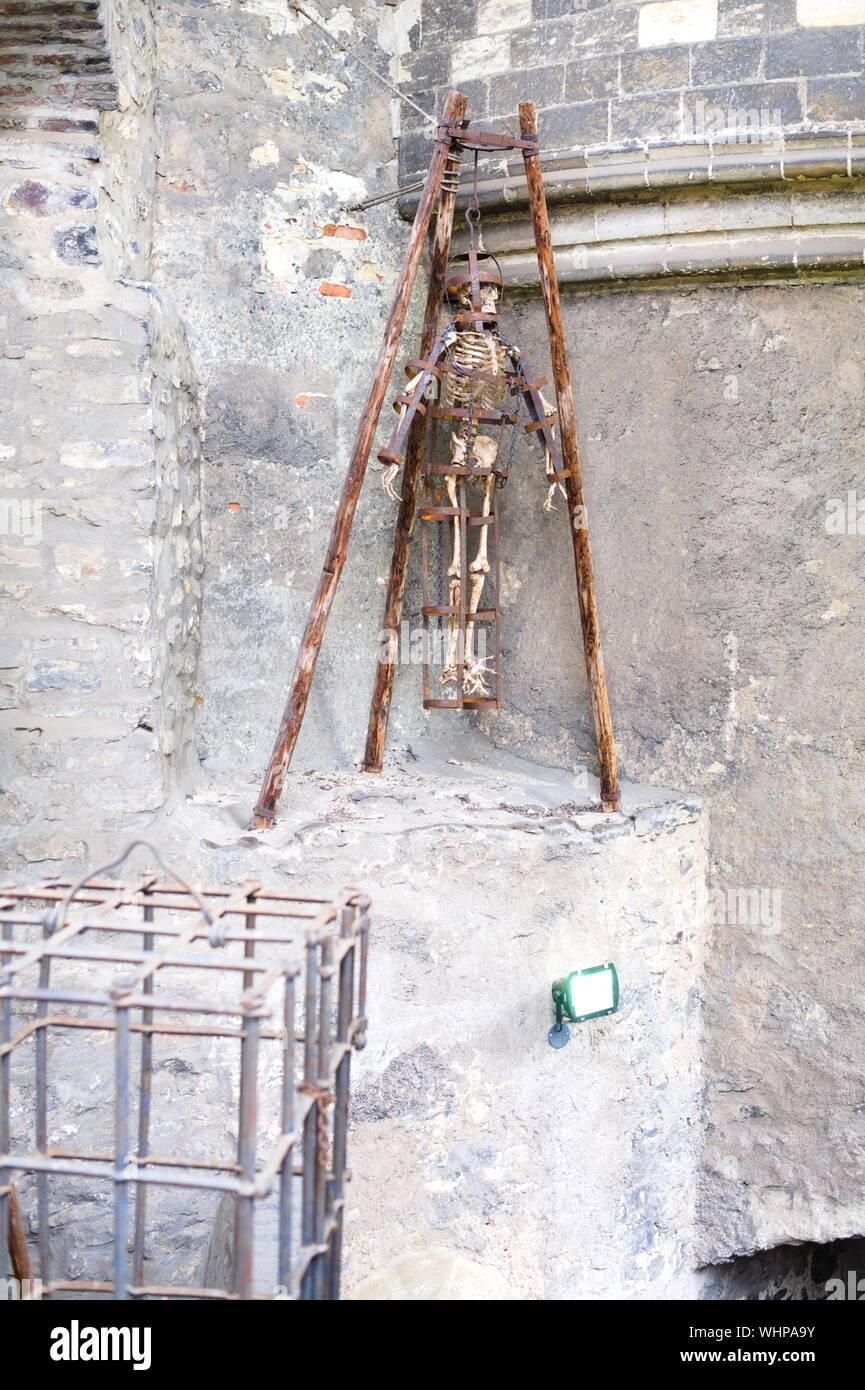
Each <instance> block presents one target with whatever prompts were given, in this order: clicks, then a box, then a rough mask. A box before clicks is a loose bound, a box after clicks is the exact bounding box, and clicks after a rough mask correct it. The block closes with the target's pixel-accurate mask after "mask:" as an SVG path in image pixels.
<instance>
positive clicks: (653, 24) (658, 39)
mask: <svg viewBox="0 0 865 1390" xmlns="http://www.w3.org/2000/svg"><path fill="white" fill-rule="evenodd" d="M717 32H718V0H661V3H659V4H648V5H642V6H641V7H640V18H639V44H640V47H641V48H663V47H664V46H665V45H666V44H670V43H705V42H707V41H708V40H710V39H714V38H715V36H716V34H717Z"/></svg>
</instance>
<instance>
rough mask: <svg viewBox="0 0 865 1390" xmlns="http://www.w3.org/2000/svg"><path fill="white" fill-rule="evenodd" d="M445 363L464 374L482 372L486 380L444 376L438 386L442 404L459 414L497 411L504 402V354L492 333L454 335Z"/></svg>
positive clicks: (505, 353) (502, 347) (502, 348)
mask: <svg viewBox="0 0 865 1390" xmlns="http://www.w3.org/2000/svg"><path fill="white" fill-rule="evenodd" d="M447 360H448V361H449V363H450V364H451V365H452V366H454V367H456V368H457V369H459V370H462V371H464V372H485V373H488V374H489V376H488V379H487V380H483V379H480V380H478V379H473V378H471V377H461V376H460V375H459V370H457V371H455V372H448V373H447V375H446V376H445V378H444V381H443V383H442V402H443V403H444V404H445V405H450V406H456V407H457V408H459V409H461V410H466V409H468V408H469V407H471V408H472V409H473V410H477V411H479V412H482V413H484V414H486V413H489V412H490V411H494V410H501V408H502V404H503V402H504V398H505V386H506V381H505V371H506V370H507V365H508V354H507V350H506V348H505V346H504V344H503V343H502V342H501V340H500V339H499V338H497V337H495V336H494V335H493V334H492V333H472V332H465V333H457V334H456V335H455V339H454V343H453V346H452V347H451V349H450V352H449V353H448V359H447Z"/></svg>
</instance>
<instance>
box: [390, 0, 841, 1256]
mask: <svg viewBox="0 0 865 1390" xmlns="http://www.w3.org/2000/svg"><path fill="white" fill-rule="evenodd" d="M526 16H527V8H526V7H525V6H522V7H521V6H520V5H519V4H517V5H514V6H511V7H509V6H502V5H497V6H491V5H490V6H487V5H485V4H483V3H481V4H479V5H477V6H474V7H460V8H459V12H458V13H457V11H456V10H455V11H454V12H453V14H451V13H450V12H448V13H447V14H445V12H443V11H442V10H441V9H440V8H439V7H430V10H429V12H428V14H427V16H426V21H427V22H426V25H424V23H423V22H422V24H421V28H420V30H419V31H418V32H417V33H416V34H414V35H412V54H411V55H410V56H408V57H406V58H405V59H404V63H405V68H406V73H407V76H408V77H409V79H412V80H410V85H409V88H408V89H409V90H411V91H412V92H413V93H414V94H415V95H417V96H418V99H419V101H420V102H421V104H422V105H424V104H426V106H427V107H429V106H430V105H431V104H433V105H434V104H436V103H438V104H440V101H441V95H442V89H443V86H444V82H442V83H436V87H435V90H431V89H430V84H429V81H428V78H427V74H429V73H433V72H434V73H437V74H443V73H444V66H443V54H444V52H445V50H446V51H447V53H448V54H449V55H450V68H449V69H448V70H447V77H445V79H444V81H445V82H446V81H448V80H457V81H459V82H460V85H461V86H463V87H465V88H466V89H467V91H468V94H469V96H470V100H471V104H472V109H473V111H474V112H475V113H476V114H477V115H478V116H479V117H480V118H483V120H484V121H485V120H487V119H489V120H491V121H492V122H493V124H494V126H496V127H497V128H502V126H503V125H504V126H505V127H507V126H509V127H510V128H511V129H514V124H513V114H514V113H515V108H516V104H517V101H518V100H519V99H520V98H522V97H527V98H530V99H532V100H533V101H535V102H536V104H537V105H538V107H539V108H540V111H541V115H540V118H539V125H540V129H541V135H542V139H544V137H545V136H546V139H545V145H544V148H545V158H546V167H547V184H548V193H549V197H550V202H551V206H552V222H553V239H554V243H555V245H556V248H557V258H558V264H559V268H560V273H561V279H562V281H563V283H564V284H565V285H566V286H571V287H573V288H577V287H580V288H584V289H586V288H588V289H592V290H593V291H594V292H592V293H584V294H579V295H578V294H571V295H568V296H567V297H566V301H565V326H566V332H567V337H568V345H569V349H570V353H571V359H572V367H573V371H574V377H575V392H576V408H577V428H578V435H579V438H580V442H581V450H582V455H583V463H584V472H585V486H586V493H587V500H588V504H589V515H590V526H591V533H592V543H593V549H594V553H595V558H596V576H597V583H598V593H599V605H600V613H601V622H602V626H603V632H604V641H605V653H606V659H607V672H608V679H609V682H610V691H611V700H612V707H613V721H614V725H615V727H616V732H617V741H618V745H619V748H620V753H621V756H622V764H623V766H624V768H625V771H626V773H627V774H628V775H630V776H635V777H640V778H646V779H650V780H659V781H662V782H663V783H665V784H666V785H673V786H679V787H683V788H688V789H689V790H694V791H700V792H701V793H703V794H704V795H706V796H707V797H708V799H709V802H710V805H711V807H712V818H711V841H710V846H711V877H710V885H711V889H712V895H711V898H710V904H711V909H710V920H709V925H710V928H711V939H710V942H709V953H708V959H707V989H708V1002H707V1059H706V1060H707V1077H706V1084H707V1106H708V1108H707V1115H706V1126H707V1127H706V1149H705V1159H704V1182H703V1188H702V1196H701V1227H702V1246H701V1255H702V1258H703V1259H705V1260H707V1261H712V1260H714V1259H718V1258H722V1259H723V1258H727V1257H729V1256H730V1255H734V1254H741V1253H747V1252H751V1251H754V1250H757V1249H761V1248H765V1247H768V1246H772V1245H776V1244H779V1243H784V1242H788V1241H794V1240H816V1241H827V1240H830V1239H832V1238H835V1237H838V1238H844V1237H847V1236H850V1235H853V1234H856V1233H861V1231H862V1227H863V1219H865V1218H863V1215H862V1211H861V1200H860V1195H859V1179H858V1176H857V1175H858V1174H859V1173H860V1172H861V1165H862V1161H863V1156H865V1132H863V1129H862V1115H861V1113H860V1112H861V1104H860V1101H861V1098H860V1095H859V1085H858V1080H857V1068H856V1064H855V1061H854V1060H853V1059H854V1058H855V1056H856V1055H857V1054H858V1052H860V1051H861V1049H862V1046H863V1037H862V1029H861V1018H860V1013H859V1009H858V1004H857V998H858V994H859V993H860V992H861V980H860V978H859V973H858V970H857V968H856V966H855V963H854V954H855V953H854V952H852V950H851V946H850V933H851V931H852V932H853V933H854V934H855V930H856V928H855V926H854V925H853V924H854V923H855V921H856V920H857V911H858V908H857V904H858V899H859V894H858V889H857V885H856V871H855V864H856V856H857V851H858V850H859V849H860V848H861V836H860V835H859V832H858V829H857V826H858V810H857V807H858V802H859V799H860V798H861V794H862V785H861V784H862V773H861V760H860V759H859V758H858V756H857V753H856V750H857V748H858V747H859V745H860V743H861V736H862V731H861V718H860V713H859V705H860V701H859V696H858V685H859V680H858V668H859V665H860V663H861V652H862V648H863V641H865V630H863V625H862V621H861V616H860V613H859V609H858V607H857V604H856V602H855V599H854V594H855V593H856V592H858V586H859V585H860V584H861V578H862V556H861V551H860V547H859V524H860V523H859V520H858V506H859V502H858V494H857V492H856V480H857V478H858V477H859V476H860V475H861V471H862V462H863V460H862V444H861V440H862V424H863V421H862V408H861V395H860V386H861V368H860V359H861V355H862V348H863V343H862V333H861V314H862V303H861V301H862V295H863V287H862V282H861V278H859V277H861V272H862V264H863V248H865V215H863V197H862V191H861V190H862V183H861V165H859V163H858V154H857V151H859V150H860V147H861V144H862V141H863V139H865V134H863V131H865V102H863V101H862V96H861V88H862V77H861V47H860V45H861V24H862V21H863V18H865V14H863V12H862V8H861V6H860V5H858V4H856V3H844V4H833V5H824V4H819V5H818V4H804V3H800V4H799V5H798V7H796V8H795V10H794V7H793V6H792V5H787V4H785V3H780V0H779V3H772V2H771V0H770V2H769V3H766V4H757V5H748V6H738V5H735V4H730V5H727V4H725V3H724V0H721V3H720V4H718V5H717V7H716V6H714V5H708V4H703V3H702V0H694V3H691V4H687V5H678V4H647V5H643V6H639V7H637V6H629V5H617V4H600V5H597V6H591V7H590V8H588V9H586V10H580V11H579V12H577V11H576V10H575V12H573V13H559V12H558V11H557V12H556V13H552V12H547V11H546V10H545V11H544V14H543V15H541V14H540V13H536V14H535V16H534V19H535V23H534V25H533V26H532V27H531V28H529V27H527V18H526ZM422 18H423V17H422ZM521 20H522V25H521V23H520V21H521ZM845 21H846V22H845ZM664 26H666V27H664ZM695 26H696V27H695ZM699 26H702V27H699ZM482 54H483V55H485V57H484V58H483V60H482V61H483V72H482V73H481V72H479V71H470V70H467V69H466V67H465V63H466V62H467V61H474V59H473V58H472V55H482ZM749 55H750V56H749ZM479 61H480V59H479ZM461 65H462V66H461ZM581 74H586V75H587V79H591V81H593V82H594V83H596V84H597V90H595V91H594V92H592V93H589V92H588V91H587V90H586V89H584V88H581V87H579V82H580V81H582V78H581ZM463 76H465V77H466V79H467V80H466V81H465V82H462V81H461V80H460V79H461V78H462V77H463ZM425 79H427V80H426V81H425ZM568 83H570V84H571V85H570V86H568V85H567V84H568ZM635 83H642V84H643V90H642V91H640V90H639V89H638V86H637V85H635ZM845 94H846V96H845ZM590 97H591V99H590ZM698 99H705V100H706V101H707V102H710V103H714V104H718V105H720V107H721V108H722V109H723V110H724V111H727V112H733V113H738V112H742V111H746V110H752V109H755V110H757V111H758V112H759V111H760V110H761V109H762V108H763V107H764V105H765V106H766V109H768V110H775V109H777V110H778V111H779V112H780V117H779V119H777V120H775V121H774V122H770V123H769V126H767V127H766V128H765V129H764V128H762V127H761V123H760V121H759V120H758V121H757V122H756V124H753V123H752V127H750V128H749V127H748V125H747V123H745V124H744V125H742V124H741V123H740V122H739V121H738V120H732V119H731V120H728V121H726V123H725V122H721V124H720V125H716V126H715V128H714V129H713V130H711V129H709V128H708V127H704V128H702V129H699V130H697V129H695V128H694V126H693V123H692V124H691V125H690V126H689V125H687V123H686V117H687V115H688V113H689V112H692V111H693V110H694V109H695V102H696V101H697V100H698ZM508 117H510V119H508ZM593 117H594V118H596V119H597V122H598V124H597V129H596V130H593V129H592V126H591V120H592V118H593ZM632 118H633V122H634V124H633V125H632V124H630V122H631V119H632ZM587 132H590V133H587ZM424 138H425V137H424ZM422 147H423V146H422V138H421V137H420V136H419V134H418V133H416V132H412V133H411V134H410V135H409V136H408V138H407V139H406V140H405V141H404V142H403V167H404V170H405V172H406V174H408V173H410V172H411V171H412V170H413V169H415V168H417V167H419V163H420V162H421V153H420V152H421V150H422ZM561 150H565V151H566V153H565V154H563V155H562V156H561V157H560V158H557V151H561ZM481 200H482V203H483V205H484V206H485V208H486V210H487V219H486V237H487V244H488V245H489V246H490V248H491V249H494V250H495V251H496V253H497V254H498V255H499V256H500V257H501V259H502V263H503V266H504V268H505V274H506V279H507V281H508V283H509V285H510V286H511V287H512V288H511V290H510V292H509V295H508V294H506V297H505V311H504V313H503V324H504V328H505V332H506V334H507V336H508V337H509V338H511V339H512V340H513V341H516V342H518V343H519V344H520V345H521V347H523V348H524V349H525V350H526V351H527V352H528V354H529V356H530V360H531V361H532V364H533V368H534V370H536V371H543V370H545V367H546V362H547V356H546V334H545V329H544V323H543V315H542V311H541V307H540V304H539V303H538V300H537V298H535V297H534V291H535V290H536V286H537V271H536V269H535V268H534V266H533V247H532V240H531V231H530V226H529V224H528V221H527V218H526V216H525V212H524V207H525V188H524V182H523V181H522V179H521V176H520V171H519V162H518V161H516V160H513V161H510V163H506V162H503V161H502V160H501V159H495V158H493V159H490V160H488V161H487V162H486V167H485V170H484V174H483V178H482V182H481ZM410 206H411V199H407V200H406V209H407V210H408V208H409V207H410ZM830 277H831V279H832V280H833V281H834V283H820V280H821V278H822V279H829V278H830ZM685 280H688V281H690V282H691V283H690V284H689V285H686V284H684V283H683V281H685ZM761 280H762V281H763V282H768V283H763V284H760V283H759V282H760V281H761ZM598 281H606V282H608V283H612V284H613V285H614V287H615V289H616V291H617V292H616V293H615V294H609V293H598V292H597V282H598ZM755 281H756V282H757V283H754V282H755ZM640 284H642V285H644V286H645V287H646V292H643V293H640V292H637V289H636V287H637V286H638V285H640ZM749 286H750V287H749ZM508 299H510V302H508ZM542 495H543V480H542V479H541V477H540V470H539V468H538V467H537V465H536V464H534V463H533V462H532V461H531V458H530V455H529V452H528V450H527V449H524V450H523V451H522V453H521V454H518V463H517V467H516V469H515V470H514V473H513V476H512V479H511V481H510V482H509V485H508V487H507V489H506V490H505V492H504V494H503V502H502V537H503V540H502V544H503V547H504V554H505V555H506V557H507V562H508V569H506V578H509V576H510V575H513V576H514V577H515V582H513V583H512V584H511V583H508V585H507V586H506V593H507V597H506V606H505V615H504V623H503V633H504V643H505V647H504V655H503V660H504V665H505V668H506V670H507V671H508V682H507V687H506V700H505V706H504V708H503V709H502V710H501V711H500V712H499V713H498V714H497V715H495V716H489V717H487V716H482V717H481V720H480V724H481V727H482V728H483V729H484V730H485V732H486V733H487V735H488V736H489V737H490V738H491V739H492V740H493V741H494V742H496V743H497V744H500V745H504V746H506V747H508V748H511V749H517V750H519V752H520V753H521V754H522V755H523V756H526V757H528V758H530V759H536V760H538V761H542V762H546V763H549V764H553V765H555V764H557V763H559V762H560V761H561V760H562V758H563V757H567V758H569V759H572V760H575V761H580V760H582V759H585V758H590V757H591V751H592V731H591V722H590V718H589V711H588V706H587V704H585V703H583V702H582V700H581V701H580V713H579V715H577V716H576V717H575V708H574V692H575V691H578V692H579V691H581V688H582V687H581V677H582V672H581V669H580V661H579V656H578V652H577V651H576V650H575V647H574V644H573V643H572V641H571V640H570V634H571V632H572V631H573V624H574V614H573V599H572V583H573V577H572V570H571V563H570V560H569V557H568V553H567V544H566V537H565V534H564V527H563V525H562V524H561V519H560V518H559V519H558V522H559V524H558V527H557V519H556V518H547V517H545V516H543V515H542V513H541V512H540V510H539V508H540V502H541V499H542ZM531 518H538V519H537V520H531ZM539 613H542V614H543V615H544V616H543V620H539V618H538V614H539Z"/></svg>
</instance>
